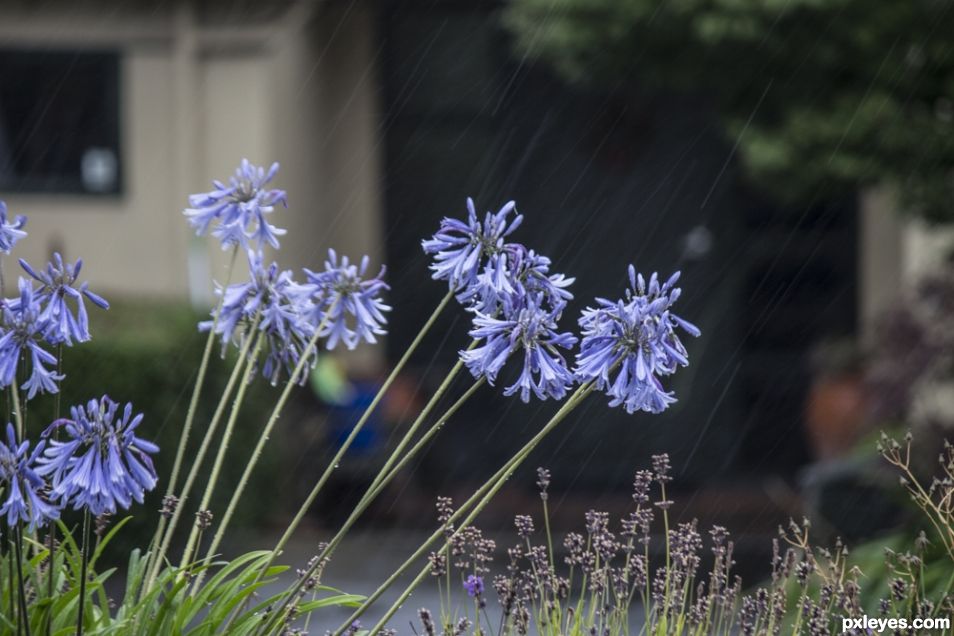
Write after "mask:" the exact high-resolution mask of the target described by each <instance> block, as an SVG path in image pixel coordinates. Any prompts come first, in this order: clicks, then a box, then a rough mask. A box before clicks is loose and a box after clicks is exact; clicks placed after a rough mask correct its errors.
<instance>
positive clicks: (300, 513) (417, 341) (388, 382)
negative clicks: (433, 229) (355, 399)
mask: <svg viewBox="0 0 954 636" xmlns="http://www.w3.org/2000/svg"><path fill="white" fill-rule="evenodd" d="M453 298H454V292H453V290H451V291H449V292H447V294H445V295H444V298H442V299H441V302H440V303H439V304H438V305H437V307H436V308H435V309H434V311H433V312H432V313H431V315H430V317H428V319H427V322H425V323H424V326H423V327H421V330H420V331H419V332H418V333H417V335H416V336H415V337H414V340H413V341H412V342H411V344H410V346H409V347H408V348H407V350H405V352H404V355H402V356H401V359H400V360H398V362H397V364H396V365H394V368H393V369H391V373H390V374H388V377H387V379H385V381H384V383H383V384H382V385H381V388H380V389H378V392H377V394H376V395H375V396H374V399H373V400H371V404H369V405H368V407H367V408H366V409H365V410H364V413H362V414H361V417H360V418H359V419H358V423H357V424H355V425H354V428H353V429H351V433H349V435H348V437H347V438H345V441H344V442H343V443H342V445H341V448H340V449H339V450H338V453H337V454H336V455H335V457H334V459H333V460H332V461H331V462H329V464H328V467H327V468H326V469H325V473H324V474H323V475H322V476H321V478H320V479H319V480H318V483H316V484H315V487H314V488H313V489H312V491H311V493H309V495H308V499H307V500H306V501H305V503H304V504H302V506H301V507H300V508H299V510H298V513H297V514H296V515H295V518H294V519H292V522H291V524H289V526H288V528H286V530H285V532H284V533H283V534H282V536H281V538H280V539H279V541H278V543H277V544H276V545H275V548H274V549H273V551H272V555H271V557H269V560H268V563H267V564H266V566H265V567H263V568H262V569H261V570H259V574H258V576H257V577H256V579H255V581H254V582H253V583H252V584H253V585H254V584H255V583H258V582H259V581H260V580H261V579H262V577H263V576H264V575H265V572H266V571H267V570H268V568H269V567H270V566H271V564H272V563H273V562H274V561H275V558H276V557H277V556H278V554H279V553H280V552H281V550H282V549H283V548H284V547H285V543H287V541H288V539H289V537H290V536H291V534H292V532H293V531H294V530H295V529H296V528H297V527H298V525H299V524H300V523H301V521H302V519H303V518H304V516H305V513H306V512H307V510H308V508H309V507H310V506H311V503H312V501H313V500H314V498H315V497H317V496H318V492H319V491H320V490H321V488H322V487H323V486H324V483H325V481H327V478H328V476H329V475H330V471H332V470H334V466H335V464H337V463H339V462H340V460H341V458H342V457H343V456H344V454H345V452H347V450H348V448H349V447H350V446H351V443H352V442H353V441H354V439H355V438H356V437H357V436H358V433H359V432H360V431H361V429H362V428H364V425H365V424H366V423H367V421H368V419H369V418H370V417H371V414H372V413H373V412H374V410H375V409H376V408H377V406H378V404H379V403H380V402H381V399H382V398H383V397H384V394H385V393H387V390H388V389H389V388H391V384H392V383H393V382H394V380H395V379H396V378H397V376H398V374H400V373H401V371H402V370H403V369H404V366H405V365H406V364H407V362H408V360H410V359H411V355H412V354H413V353H414V352H415V351H416V350H417V348H418V346H419V345H420V344H421V342H422V341H423V340H424V336H426V335H427V333H428V332H429V331H430V330H431V328H432V327H433V326H434V323H435V322H437V318H438V316H440V315H441V313H442V312H443V311H444V309H445V308H446V307H447V304H448V303H449V302H450V301H451V300H452V299H453ZM379 475H380V473H379ZM372 485H373V484H372ZM369 490H370V488H369ZM305 578H307V577H305ZM244 607H245V604H244V603H243V604H242V605H241V607H240V609H241V608H244ZM237 615H238V612H236V613H235V614H233V615H232V618H233V619H234V618H235V616H237ZM229 626H231V619H230V620H229V622H228V623H227V624H226V626H225V628H226V629H227V628H228V627H229Z"/></svg>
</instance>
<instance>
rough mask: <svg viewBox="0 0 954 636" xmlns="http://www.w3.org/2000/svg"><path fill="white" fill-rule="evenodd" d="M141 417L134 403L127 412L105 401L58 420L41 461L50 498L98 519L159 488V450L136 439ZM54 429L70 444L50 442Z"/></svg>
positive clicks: (38, 470)
mask: <svg viewBox="0 0 954 636" xmlns="http://www.w3.org/2000/svg"><path fill="white" fill-rule="evenodd" d="M141 422H142V414H141V413H140V414H137V415H135V416H133V409H132V404H126V406H125V407H123V409H122V411H121V412H120V410H119V404H118V403H116V402H114V401H112V400H111V399H109V397H108V396H103V397H102V398H100V399H99V400H90V401H89V402H88V403H87V404H86V406H85V407H84V406H76V407H73V408H72V409H70V418H69V419H62V420H57V421H56V422H54V423H53V424H51V425H50V426H49V427H48V428H47V430H46V431H45V432H44V433H43V436H44V437H45V438H47V446H46V449H45V450H44V452H43V454H42V455H41V456H40V457H39V458H38V459H37V468H36V474H38V475H40V476H48V477H49V478H50V479H51V484H52V490H51V494H50V496H51V498H52V499H53V500H54V501H56V502H57V503H58V504H59V505H61V506H67V505H72V507H73V509H74V510H78V509H81V508H85V509H87V510H89V512H90V513H92V514H93V515H95V516H99V515H101V514H103V513H106V512H108V513H115V512H116V510H117V509H119V508H122V509H128V508H129V506H130V505H132V502H133V501H137V502H139V503H142V500H143V495H144V493H145V492H147V491H150V490H152V489H153V488H155V486H156V481H157V477H156V470H155V468H154V467H153V464H152V459H151V458H150V455H152V454H154V453H156V452H158V451H159V447H157V446H156V445H155V444H153V443H152V442H148V441H146V440H144V439H141V438H139V437H137V436H136V428H137V427H138V426H139V424H140V423H141ZM55 430H60V431H62V432H64V433H66V439H61V440H57V439H50V435H51V434H52V433H53V431H55Z"/></svg>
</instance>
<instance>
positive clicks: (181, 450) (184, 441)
mask: <svg viewBox="0 0 954 636" xmlns="http://www.w3.org/2000/svg"><path fill="white" fill-rule="evenodd" d="M237 255H238V247H237V246H236V247H235V248H233V249H232V257H231V259H230V260H229V265H228V269H227V270H226V274H225V284H224V285H223V286H222V288H223V289H225V288H226V287H228V286H229V283H231V282H232V272H233V270H234V269H235V258H236V256H237ZM224 300H225V294H222V296H221V297H220V298H219V301H218V303H216V305H215V310H214V311H213V312H212V313H213V317H212V328H211V329H209V337H208V338H206V339H205V349H204V350H203V351H202V361H201V362H200V363H199V372H198V374H197V375H196V378H195V384H194V385H193V386H192V397H191V398H190V399H189V408H188V410H187V411H186V417H185V423H184V424H183V425H182V433H181V434H180V436H179V447H178V448H177V449H176V459H175V461H174V462H173V464H172V474H170V475H169V485H168V486H167V487H166V496H167V497H171V496H173V495H175V494H176V485H177V484H178V479H179V471H180V470H181V469H182V461H183V459H184V458H185V451H186V446H187V445H188V442H189V433H190V432H191V430H192V423H193V422H194V420H195V412H196V409H197V407H198V405H199V396H200V395H201V394H202V386H203V385H204V384H205V376H206V373H207V372H208V369H209V359H210V358H211V357H212V347H213V345H214V343H215V329H216V327H218V325H219V314H220V313H221V310H222V303H223V301H224ZM57 396H59V394H57ZM167 521H168V519H166V517H165V516H162V515H160V516H159V524H158V525H157V526H156V532H155V534H154V535H153V537H152V541H150V542H149V552H148V553H147V557H146V558H147V563H148V558H149V555H152V554H155V553H156V548H158V547H159V544H160V542H161V541H162V538H163V533H164V532H165V530H166V523H167Z"/></svg>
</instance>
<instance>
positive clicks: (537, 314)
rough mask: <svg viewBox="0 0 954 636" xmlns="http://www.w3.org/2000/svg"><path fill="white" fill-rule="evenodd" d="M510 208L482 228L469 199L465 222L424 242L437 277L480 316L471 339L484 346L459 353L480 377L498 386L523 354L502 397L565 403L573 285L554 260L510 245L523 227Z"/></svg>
mask: <svg viewBox="0 0 954 636" xmlns="http://www.w3.org/2000/svg"><path fill="white" fill-rule="evenodd" d="M515 208H516V206H515V204H514V203H513V202H512V201H511V202H509V203H507V204H506V205H504V206H503V207H502V208H500V210H499V211H498V212H496V213H493V214H491V213H489V212H488V213H487V215H486V216H485V217H484V220H483V222H480V221H478V218H477V214H476V211H475V208H474V202H473V200H472V199H467V209H468V218H467V221H466V222H465V221H460V220H456V219H447V218H445V219H444V220H443V221H441V225H440V228H439V229H438V231H437V233H436V234H435V235H434V237H433V238H431V239H429V240H426V241H424V242H423V243H422V246H423V248H424V251H425V253H427V254H432V255H433V256H434V263H433V264H432V265H431V269H432V270H433V272H434V274H433V277H434V278H436V279H439V280H447V281H448V284H449V285H450V288H451V289H452V290H453V291H455V292H456V295H457V299H458V300H459V301H460V302H461V303H462V304H464V306H465V307H466V308H467V309H468V311H471V312H472V313H473V314H474V319H473V322H474V326H473V329H472V330H471V331H470V335H471V336H472V337H473V338H475V339H477V340H479V341H480V344H479V346H476V347H474V348H472V349H470V350H468V351H462V352H461V359H462V360H463V361H464V363H465V364H466V365H467V368H468V369H469V370H470V372H471V373H472V374H473V375H474V376H475V377H485V378H486V379H487V381H488V382H490V383H491V384H493V383H494V382H495V381H496V379H497V376H498V374H499V373H500V371H501V370H502V369H503V367H504V365H505V364H506V363H507V361H508V360H509V359H510V357H511V356H512V355H513V354H515V353H517V352H518V351H522V352H523V366H522V370H521V372H520V374H519V375H518V377H517V380H516V381H515V382H514V383H513V384H512V385H510V386H508V387H507V388H506V389H505V391H504V394H505V395H513V394H514V393H517V392H518V391H519V392H520V398H521V399H522V400H523V401H524V402H527V401H529V399H530V393H531V392H532V393H533V394H534V395H536V396H537V398H539V399H541V400H543V399H547V398H554V399H561V398H562V397H563V396H565V395H566V393H567V391H568V390H569V388H570V387H571V386H572V385H573V383H574V381H575V377H574V375H573V373H572V372H571V371H570V369H569V367H568V365H567V363H566V360H565V359H564V357H563V354H562V353H560V349H570V348H572V347H573V345H574V344H576V337H575V336H573V335H572V334H570V333H561V332H559V331H558V330H557V323H558V321H559V319H560V316H561V315H562V313H563V309H564V307H565V306H566V303H567V301H568V300H569V299H571V298H572V297H573V296H572V294H570V292H569V291H567V287H569V286H570V285H571V284H572V283H573V279H572V278H567V277H566V276H564V275H563V274H551V273H550V265H551V262H550V259H549V258H547V257H545V256H541V255H539V254H537V253H536V252H534V251H533V250H531V249H528V248H526V247H525V246H523V245H521V244H519V243H509V242H505V238H506V237H508V236H509V235H510V234H511V233H512V232H513V231H514V230H515V229H517V227H518V226H519V225H520V223H521V222H522V220H523V216H521V215H517V216H515V217H514V218H513V219H510V218H509V217H510V215H511V213H515V211H516V209H515Z"/></svg>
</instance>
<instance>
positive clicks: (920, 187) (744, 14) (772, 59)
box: [505, 0, 954, 221]
mask: <svg viewBox="0 0 954 636" xmlns="http://www.w3.org/2000/svg"><path fill="white" fill-rule="evenodd" d="M952 4H954V3H952V2H950V1H948V0H904V1H901V2H871V1H870V0H513V2H512V4H511V5H510V6H509V7H508V9H507V11H506V13H505V23H506V24H507V26H508V27H509V28H510V29H511V31H512V32H513V33H514V34H515V35H516V42H517V46H518V48H519V54H520V55H527V56H528V57H529V58H531V59H534V58H535V59H540V60H542V61H545V62H547V63H548V64H551V65H552V66H553V67H555V68H556V69H557V70H558V71H559V72H560V73H561V74H562V75H564V76H565V77H567V78H568V79H570V80H571V81H574V82H581V83H591V84H597V85H599V84H602V85H606V86H638V87H641V88H644V89H647V88H648V89H654V90H659V89H662V90H679V91H687V92H690V93H693V94H698V95H700V96H703V97H705V98H711V99H715V101H716V104H717V108H718V110H719V112H720V114H721V116H722V118H723V121H724V122H725V130H726V135H727V137H728V138H730V139H731V140H733V141H734V140H735V139H739V147H738V152H739V157H740V159H741V161H742V163H743V165H744V166H745V168H746V172H747V174H748V175H749V176H750V177H751V179H752V180H753V181H754V182H756V183H758V184H760V185H762V186H764V187H766V188H767V189H769V190H771V191H773V192H774V193H776V195H778V196H780V197H782V198H783V199H785V200H796V199H802V200H804V199H805V198H806V197H808V198H811V197H814V196H821V197H824V196H827V195H831V194H837V193H844V192H845V191H848V190H850V189H853V188H857V187H859V186H862V185H864V184H866V183H871V182H882V183H889V184H892V185H893V186H894V187H895V188H896V189H897V191H898V192H899V193H900V195H901V197H902V199H903V203H904V207H905V208H906V209H908V210H910V211H911V212H912V213H915V214H918V215H920V216H922V217H924V218H927V219H930V220H932V221H945V220H954V212H952V207H951V204H950V202H951V200H952V194H954V172H952V168H954V101H952V99H954V49H952V40H951V35H950V34H951V33H952V32H954V10H952V6H951V5H952Z"/></svg>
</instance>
